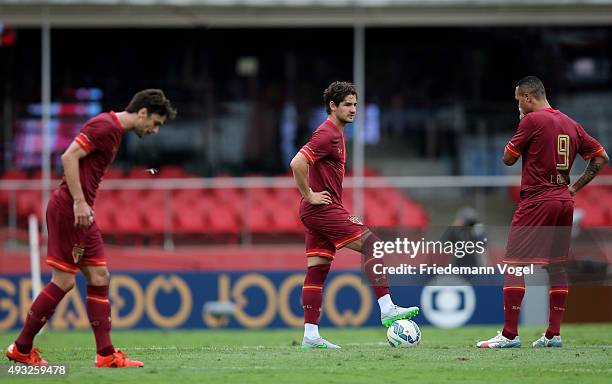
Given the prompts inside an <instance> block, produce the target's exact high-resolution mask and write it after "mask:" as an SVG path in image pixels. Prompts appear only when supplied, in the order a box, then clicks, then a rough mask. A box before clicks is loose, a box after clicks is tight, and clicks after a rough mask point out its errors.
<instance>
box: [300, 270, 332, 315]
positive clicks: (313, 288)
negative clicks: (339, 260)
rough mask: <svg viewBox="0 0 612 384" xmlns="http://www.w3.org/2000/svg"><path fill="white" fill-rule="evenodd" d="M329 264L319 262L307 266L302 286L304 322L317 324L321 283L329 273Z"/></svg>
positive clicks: (320, 299) (321, 291) (319, 310)
mask: <svg viewBox="0 0 612 384" xmlns="http://www.w3.org/2000/svg"><path fill="white" fill-rule="evenodd" d="M330 268H331V264H320V265H314V266H312V267H308V272H306V278H305V279H304V286H303V287H302V305H303V307H304V323H309V324H319V317H320V316H321V303H322V302H323V283H325V278H326V277H327V274H328V273H329V269H330Z"/></svg>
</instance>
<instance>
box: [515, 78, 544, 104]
mask: <svg viewBox="0 0 612 384" xmlns="http://www.w3.org/2000/svg"><path fill="white" fill-rule="evenodd" d="M516 86H517V87H519V91H520V92H522V93H528V94H530V95H531V96H533V97H535V98H536V99H538V100H541V99H543V98H545V97H546V90H545V89H544V84H543V83H542V80H540V79H538V78H537V77H535V76H526V77H523V78H522V79H520V80H519V82H518V83H517V84H516Z"/></svg>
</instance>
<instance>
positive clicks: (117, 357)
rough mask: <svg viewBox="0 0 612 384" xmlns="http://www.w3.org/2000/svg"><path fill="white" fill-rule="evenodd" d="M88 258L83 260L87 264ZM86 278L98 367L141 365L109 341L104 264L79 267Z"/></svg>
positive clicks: (108, 311) (106, 278) (108, 316)
mask: <svg viewBox="0 0 612 384" xmlns="http://www.w3.org/2000/svg"><path fill="white" fill-rule="evenodd" d="M87 262H88V260H87V259H86V260H84V264H87ZM81 272H83V274H84V275H85V278H86V279H87V298H86V302H87V316H88V317H89V323H90V324H91V329H92V331H93V333H94V337H95V339H96V361H95V365H96V367H98V368H126V367H143V366H144V364H143V363H142V362H140V361H136V360H130V359H129V358H128V357H127V356H126V355H125V353H123V352H122V351H120V350H118V349H115V347H114V346H113V343H112V341H111V337H110V332H111V305H110V300H109V298H108V287H109V284H110V274H109V272H108V269H107V268H106V266H105V265H104V266H87V265H84V266H82V267H81Z"/></svg>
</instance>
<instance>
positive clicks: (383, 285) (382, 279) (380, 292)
mask: <svg viewBox="0 0 612 384" xmlns="http://www.w3.org/2000/svg"><path fill="white" fill-rule="evenodd" d="M377 241H380V239H379V238H378V237H376V235H374V234H370V236H368V238H367V239H365V241H364V242H363V247H362V249H361V253H362V254H363V257H364V259H363V260H364V262H363V271H364V273H365V275H366V277H367V278H368V281H369V282H370V285H371V286H372V290H373V291H374V294H375V295H376V298H377V299H380V298H381V297H383V296H384V295H387V294H389V281H388V279H387V275H384V274H382V275H381V274H376V273H374V266H375V265H376V264H381V263H383V259H382V258H375V257H374V256H373V255H374V251H373V249H374V243H375V242H377Z"/></svg>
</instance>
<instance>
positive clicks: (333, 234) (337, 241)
mask: <svg viewBox="0 0 612 384" xmlns="http://www.w3.org/2000/svg"><path fill="white" fill-rule="evenodd" d="M302 223H304V228H305V231H306V256H307V257H315V256H319V257H324V258H327V259H330V260H333V259H334V256H335V255H336V250H338V249H340V248H342V247H344V246H346V245H347V244H350V243H352V242H353V241H355V240H359V239H361V238H362V237H364V236H366V235H367V234H368V233H370V230H369V229H368V227H366V226H365V225H363V224H362V223H361V222H360V221H359V219H357V217H355V216H353V215H351V214H350V213H349V212H348V211H347V210H346V209H344V207H343V206H341V205H338V204H330V205H326V206H321V209H318V210H316V211H314V212H311V213H309V214H308V215H307V216H302Z"/></svg>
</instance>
